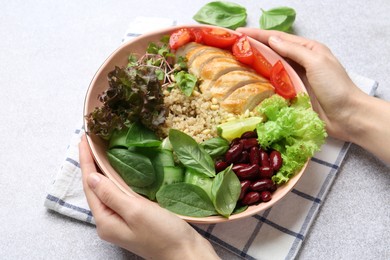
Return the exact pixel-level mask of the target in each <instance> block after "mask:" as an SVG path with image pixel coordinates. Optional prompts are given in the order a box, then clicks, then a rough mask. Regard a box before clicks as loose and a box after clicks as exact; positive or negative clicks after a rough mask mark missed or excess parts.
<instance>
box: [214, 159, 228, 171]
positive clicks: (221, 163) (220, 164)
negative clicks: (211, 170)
mask: <svg viewBox="0 0 390 260" xmlns="http://www.w3.org/2000/svg"><path fill="white" fill-rule="evenodd" d="M228 166H229V165H228V164H227V162H224V161H217V162H216V163H215V171H216V172H221V171H223V170H225V169H226V168H227V167H228Z"/></svg>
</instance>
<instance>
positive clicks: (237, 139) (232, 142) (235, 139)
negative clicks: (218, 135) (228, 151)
mask: <svg viewBox="0 0 390 260" xmlns="http://www.w3.org/2000/svg"><path fill="white" fill-rule="evenodd" d="M240 140H241V138H234V139H233V140H232V141H231V142H230V147H232V146H234V145H236V144H238V143H239V142H240Z"/></svg>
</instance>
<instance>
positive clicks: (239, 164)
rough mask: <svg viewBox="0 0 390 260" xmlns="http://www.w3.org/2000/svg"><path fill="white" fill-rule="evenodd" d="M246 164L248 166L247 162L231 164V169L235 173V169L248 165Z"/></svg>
mask: <svg viewBox="0 0 390 260" xmlns="http://www.w3.org/2000/svg"><path fill="white" fill-rule="evenodd" d="M248 166H249V164H246V163H238V164H233V167H232V170H233V171H234V172H235V173H236V174H237V171H238V170H239V169H242V168H245V167H248Z"/></svg>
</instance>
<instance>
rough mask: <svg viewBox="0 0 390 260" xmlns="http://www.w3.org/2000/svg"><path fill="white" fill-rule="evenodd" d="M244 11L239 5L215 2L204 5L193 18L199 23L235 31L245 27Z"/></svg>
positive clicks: (245, 15)
mask: <svg viewBox="0 0 390 260" xmlns="http://www.w3.org/2000/svg"><path fill="white" fill-rule="evenodd" d="M246 17H247V13H246V9H245V8H244V7H242V6H241V5H238V4H235V3H232V2H225V1H215V2H210V3H208V4H206V5H204V6H203V7H202V8H201V9H200V10H199V11H198V12H197V13H196V14H195V15H194V17H193V19H194V20H195V21H197V22H199V23H204V24H211V25H216V26H221V27H225V28H229V29H233V30H235V29H236V28H237V27H241V26H245V25H246Z"/></svg>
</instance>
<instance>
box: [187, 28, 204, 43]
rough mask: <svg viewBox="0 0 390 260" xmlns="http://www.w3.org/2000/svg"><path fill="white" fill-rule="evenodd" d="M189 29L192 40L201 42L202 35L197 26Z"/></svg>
mask: <svg viewBox="0 0 390 260" xmlns="http://www.w3.org/2000/svg"><path fill="white" fill-rule="evenodd" d="M190 31H191V34H192V35H191V36H192V41H194V42H196V43H203V36H202V32H201V31H200V29H199V28H191V29H190Z"/></svg>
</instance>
